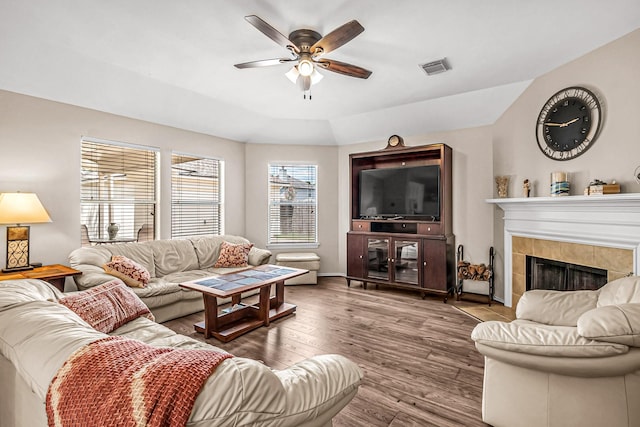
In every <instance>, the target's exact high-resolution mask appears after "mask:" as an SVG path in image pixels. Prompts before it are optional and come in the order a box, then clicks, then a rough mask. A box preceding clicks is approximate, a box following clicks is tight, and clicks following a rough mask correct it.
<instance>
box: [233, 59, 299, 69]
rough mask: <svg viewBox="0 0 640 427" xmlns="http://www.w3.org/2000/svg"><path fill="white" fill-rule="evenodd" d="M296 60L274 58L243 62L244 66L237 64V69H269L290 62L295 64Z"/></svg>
mask: <svg viewBox="0 0 640 427" xmlns="http://www.w3.org/2000/svg"><path fill="white" fill-rule="evenodd" d="M295 61H296V60H295V59H287V58H274V59H263V60H260V61H251V62H243V63H242V64H235V65H234V67H236V68H258V67H269V66H271V65H280V64H286V63H288V62H295Z"/></svg>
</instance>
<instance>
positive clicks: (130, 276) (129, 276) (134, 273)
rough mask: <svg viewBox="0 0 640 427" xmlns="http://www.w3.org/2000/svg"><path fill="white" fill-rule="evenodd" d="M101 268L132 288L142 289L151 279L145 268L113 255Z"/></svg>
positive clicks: (123, 257)
mask: <svg viewBox="0 0 640 427" xmlns="http://www.w3.org/2000/svg"><path fill="white" fill-rule="evenodd" d="M102 268H104V271H106V272H107V273H108V274H110V275H112V276H115V277H117V278H119V279H122V280H123V281H124V283H126V284H127V285H129V286H132V287H134V288H144V287H145V286H146V285H147V283H149V280H150V279H151V274H150V273H149V271H148V270H147V269H146V268H144V267H143V266H142V265H140V264H138V263H137V262H135V261H133V260H131V259H129V258H127V257H125V256H122V255H114V256H113V257H111V261H110V262H108V263H106V264H105V265H103V266H102Z"/></svg>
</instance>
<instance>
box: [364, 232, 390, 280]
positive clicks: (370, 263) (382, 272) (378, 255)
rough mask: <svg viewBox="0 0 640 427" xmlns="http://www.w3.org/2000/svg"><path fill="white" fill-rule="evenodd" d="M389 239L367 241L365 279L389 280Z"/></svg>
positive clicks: (369, 239)
mask: <svg viewBox="0 0 640 427" xmlns="http://www.w3.org/2000/svg"><path fill="white" fill-rule="evenodd" d="M389 261H390V258H389V239H388V238H380V239H378V238H372V237H370V238H368V239H367V277H370V278H372V279H382V280H389Z"/></svg>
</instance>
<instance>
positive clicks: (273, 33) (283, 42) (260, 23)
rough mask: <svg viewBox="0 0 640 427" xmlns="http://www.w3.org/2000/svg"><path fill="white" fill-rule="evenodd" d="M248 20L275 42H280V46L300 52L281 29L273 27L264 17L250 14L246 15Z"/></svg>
mask: <svg viewBox="0 0 640 427" xmlns="http://www.w3.org/2000/svg"><path fill="white" fill-rule="evenodd" d="M244 19H245V20H247V22H249V23H250V24H251V25H253V26H254V27H256V28H257V29H258V30H260V32H262V34H264V35H265V36H267V37H269V38H270V39H271V40H273V41H274V42H276V43H278V44H279V45H280V46H282V47H284V48H285V49H289V50H291V51H294V52H300V49H298V47H297V46H296V45H295V44H293V42H292V41H291V40H289V39H288V38H287V37H285V36H284V35H283V34H282V33H281V32H280V31H278V30H276V29H275V28H273V27H272V26H271V25H269V24H267V23H266V22H265V21H264V20H263V19H262V18H259V17H258V16H256V15H249V16H245V17H244Z"/></svg>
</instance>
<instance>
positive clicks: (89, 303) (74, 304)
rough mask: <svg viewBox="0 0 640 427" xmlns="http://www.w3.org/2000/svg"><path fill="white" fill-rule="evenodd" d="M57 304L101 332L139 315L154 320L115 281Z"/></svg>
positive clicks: (130, 292) (79, 293) (77, 293)
mask: <svg viewBox="0 0 640 427" xmlns="http://www.w3.org/2000/svg"><path fill="white" fill-rule="evenodd" d="M58 302H59V303H60V304H62V305H64V306H66V307H68V308H69V309H70V310H72V311H73V312H75V313H76V314H77V315H78V316H80V317H81V318H82V319H83V320H84V321H85V322H87V323H88V324H89V325H90V326H91V327H93V328H94V329H96V330H97V331H100V332H104V333H109V332H111V331H113V330H114V329H116V328H119V327H120V326H122V325H124V324H125V323H127V322H129V321H131V320H133V319H135V318H138V317H140V316H145V317H147V318H149V319H151V320H154V319H153V315H152V314H151V312H150V311H149V308H147V306H146V305H144V303H143V302H142V301H140V298H138V297H137V296H136V295H135V294H134V293H133V291H131V290H130V289H129V288H127V286H126V285H125V284H124V283H122V281H121V280H119V279H114V280H113V281H111V282H108V283H105V284H103V285H99V286H96V287H93V288H91V289H89V290H86V291H81V292H76V293H72V294H69V295H67V296H65V297H63V298H61V299H60V300H59V301H58Z"/></svg>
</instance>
